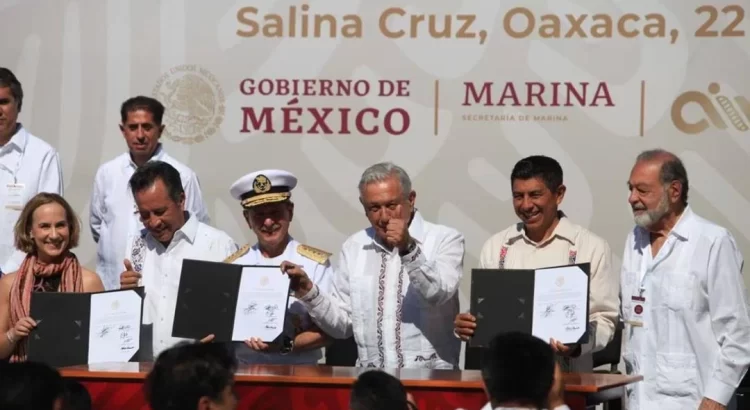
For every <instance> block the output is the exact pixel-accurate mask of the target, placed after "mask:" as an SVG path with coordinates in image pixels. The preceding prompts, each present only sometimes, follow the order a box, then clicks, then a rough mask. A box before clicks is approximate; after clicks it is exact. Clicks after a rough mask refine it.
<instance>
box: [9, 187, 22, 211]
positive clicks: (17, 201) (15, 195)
mask: <svg viewBox="0 0 750 410" xmlns="http://www.w3.org/2000/svg"><path fill="white" fill-rule="evenodd" d="M24 188H25V186H24V184H19V183H17V182H14V183H9V184H6V185H5V209H12V210H14V211H21V210H23V203H24V202H23V191H24Z"/></svg>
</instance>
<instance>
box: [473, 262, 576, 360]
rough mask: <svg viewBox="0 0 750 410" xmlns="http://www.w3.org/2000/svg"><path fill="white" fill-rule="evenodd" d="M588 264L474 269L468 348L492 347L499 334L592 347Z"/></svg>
mask: <svg viewBox="0 0 750 410" xmlns="http://www.w3.org/2000/svg"><path fill="white" fill-rule="evenodd" d="M589 271H590V264H589V263H582V264H577V265H567V266H556V267H550V268H542V269H474V270H472V273H471V308H470V312H471V314H472V315H473V316H474V317H476V319H477V321H476V324H477V327H476V330H475V332H474V337H472V339H471V342H470V345H471V346H472V347H482V346H488V345H489V342H490V340H491V339H492V338H493V337H494V336H495V335H496V334H498V333H501V332H510V331H518V332H524V333H528V334H532V335H534V336H536V337H538V338H540V339H542V340H544V341H549V340H550V339H551V338H554V339H556V340H558V341H560V342H561V343H565V344H572V343H582V344H583V343H586V342H588V337H589V334H588V317H589Z"/></svg>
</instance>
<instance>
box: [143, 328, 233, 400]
mask: <svg viewBox="0 0 750 410" xmlns="http://www.w3.org/2000/svg"><path fill="white" fill-rule="evenodd" d="M236 368H237V362H236V359H235V358H234V355H232V354H231V353H230V352H229V350H228V349H227V347H226V346H225V345H223V344H221V343H190V342H182V343H179V344H177V345H175V346H174V347H172V348H170V349H167V350H165V351H163V352H162V353H161V354H160V355H159V357H158V358H157V359H156V362H155V363H154V367H153V368H152V369H151V372H149V374H148V376H147V377H146V382H145V384H144V390H145V395H146V398H147V399H148V402H149V405H150V406H151V408H152V409H153V410H183V409H194V408H196V406H197V405H198V401H199V400H200V399H201V397H209V398H211V399H212V400H214V401H216V402H221V395H222V392H223V391H224V389H226V388H227V387H228V386H231V385H232V384H233V381H234V372H235V370H236Z"/></svg>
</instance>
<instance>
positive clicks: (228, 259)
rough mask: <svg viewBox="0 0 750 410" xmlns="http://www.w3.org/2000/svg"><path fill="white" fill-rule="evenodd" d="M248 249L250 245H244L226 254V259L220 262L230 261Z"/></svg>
mask: <svg viewBox="0 0 750 410" xmlns="http://www.w3.org/2000/svg"><path fill="white" fill-rule="evenodd" d="M249 250H250V245H245V246H243V247H241V248H240V249H238V250H237V252H235V253H233V254H231V255H229V256H227V258H226V259H224V260H223V261H222V262H224V263H232V262H234V261H236V260H237V259H239V257H240V256H242V255H244V254H246V253H247V252H248V251H249Z"/></svg>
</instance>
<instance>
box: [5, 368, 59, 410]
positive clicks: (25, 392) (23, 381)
mask: <svg viewBox="0 0 750 410" xmlns="http://www.w3.org/2000/svg"><path fill="white" fill-rule="evenodd" d="M64 397H65V385H64V381H63V378H62V376H60V373H59V372H58V371H57V370H55V369H53V368H52V367H50V366H48V365H46V364H44V363H37V362H21V363H6V362H2V363H0V409H2V410H66V409H65V407H64Z"/></svg>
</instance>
